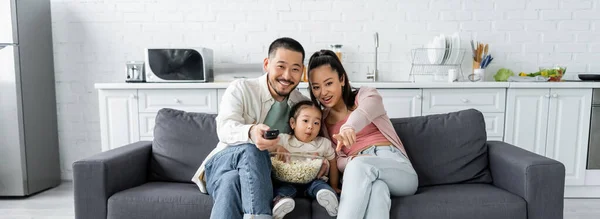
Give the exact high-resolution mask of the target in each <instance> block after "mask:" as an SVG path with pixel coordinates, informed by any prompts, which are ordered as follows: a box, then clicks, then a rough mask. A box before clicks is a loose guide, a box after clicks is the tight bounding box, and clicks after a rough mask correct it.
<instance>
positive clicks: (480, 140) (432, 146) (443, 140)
mask: <svg viewBox="0 0 600 219" xmlns="http://www.w3.org/2000/svg"><path fill="white" fill-rule="evenodd" d="M391 121H392V124H393V125H394V128H395V129H396V132H397V133H398V136H399V137H400V140H401V141H402V143H403V144H404V147H405V149H406V151H407V153H408V156H409V158H410V160H411V162H412V164H413V166H414V168H415V170H416V171H417V174H418V175H419V186H420V187H423V186H432V185H443V184H455V183H491V182H492V176H491V173H490V171H489V168H488V154H487V151H488V148H487V144H486V141H487V140H486V139H487V134H486V131H485V121H484V119H483V114H481V112H479V111H477V110H474V109H469V110H463V111H458V112H452V113H447V114H438V115H429V116H420V117H409V118H394V119H391Z"/></svg>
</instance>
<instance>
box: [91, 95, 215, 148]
mask: <svg viewBox="0 0 600 219" xmlns="http://www.w3.org/2000/svg"><path fill="white" fill-rule="evenodd" d="M219 90H221V89H219ZM222 90H223V91H224V90H225V89H222ZM98 95H99V101H100V102H99V105H100V129H101V142H102V150H103V151H106V150H110V149H114V148H117V147H121V146H123V145H127V144H130V143H134V142H137V141H140V140H146V141H151V140H152V139H153V136H154V124H155V119H156V115H157V113H158V111H159V110H160V109H162V108H172V109H178V110H183V111H186V112H203V113H217V112H218V103H219V101H220V98H221V97H222V94H221V96H219V95H218V90H217V89H139V90H138V89H124V90H113V89H107V90H99V91H98Z"/></svg>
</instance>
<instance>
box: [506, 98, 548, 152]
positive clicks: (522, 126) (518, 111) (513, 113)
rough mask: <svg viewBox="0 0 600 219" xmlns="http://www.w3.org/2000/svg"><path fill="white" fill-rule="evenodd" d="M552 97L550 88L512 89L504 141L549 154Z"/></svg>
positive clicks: (508, 103)
mask: <svg viewBox="0 0 600 219" xmlns="http://www.w3.org/2000/svg"><path fill="white" fill-rule="evenodd" d="M549 97H550V90H549V89H509V90H508V94H507V101H506V122H505V123H506V128H505V131H504V133H505V134H504V141H505V142H507V143H510V144H513V145H516V146H519V147H521V148H523V149H525V150H528V151H531V152H535V153H537V154H540V155H545V153H546V133H547V131H546V129H547V127H548V105H549V102H550V98H549Z"/></svg>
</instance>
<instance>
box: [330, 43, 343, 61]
mask: <svg viewBox="0 0 600 219" xmlns="http://www.w3.org/2000/svg"><path fill="white" fill-rule="evenodd" d="M329 47H330V48H331V51H333V52H335V54H336V55H337V57H338V59H340V62H342V45H341V44H333V45H329Z"/></svg>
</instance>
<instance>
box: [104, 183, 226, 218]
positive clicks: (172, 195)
mask: <svg viewBox="0 0 600 219" xmlns="http://www.w3.org/2000/svg"><path fill="white" fill-rule="evenodd" d="M212 205H213V200H212V198H211V197H210V196H209V195H206V194H202V193H200V192H198V187H197V186H196V185H194V184H189V183H173V182H149V183H146V184H144V185H141V186H138V187H133V188H130V189H126V190H123V191H121V192H118V193H115V194H114V195H113V196H111V197H110V198H109V199H108V218H110V219H147V218H181V219H188V218H189V219H198V218H209V217H210V210H211V208H212ZM221 207H223V208H224V207H227V206H221Z"/></svg>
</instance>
